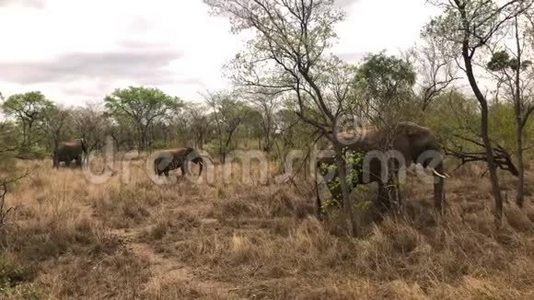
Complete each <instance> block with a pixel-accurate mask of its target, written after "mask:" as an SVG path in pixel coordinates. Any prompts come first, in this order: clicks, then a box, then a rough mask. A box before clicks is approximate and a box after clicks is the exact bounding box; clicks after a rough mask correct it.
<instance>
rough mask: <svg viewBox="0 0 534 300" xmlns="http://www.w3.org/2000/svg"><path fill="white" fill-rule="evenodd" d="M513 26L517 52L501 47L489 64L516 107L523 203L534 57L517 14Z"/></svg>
mask: <svg viewBox="0 0 534 300" xmlns="http://www.w3.org/2000/svg"><path fill="white" fill-rule="evenodd" d="M512 27H513V28H514V30H513V32H514V34H513V39H514V40H515V49H514V53H513V56H511V55H510V54H509V53H508V52H507V51H506V50H502V51H498V52H496V53H494V54H493V56H492V58H491V61H490V62H489V63H488V65H487V68H488V70H490V71H492V72H494V73H495V74H496V75H497V80H498V84H499V86H504V88H505V91H506V92H507V94H508V95H509V96H510V98H511V99H510V100H511V102H512V104H513V107H514V116H515V138H516V156H517V169H518V172H519V176H518V177H519V180H518V185H517V195H516V203H517V205H518V206H519V207H523V204H524V201H525V192H524V190H525V163H524V158H523V152H524V144H525V143H524V136H525V128H526V126H527V122H528V119H529V117H530V115H531V114H532V112H534V102H532V99H531V98H533V97H534V93H531V92H532V91H531V90H530V89H532V85H533V83H534V82H533V79H532V75H534V73H533V72H532V71H531V66H532V61H531V60H528V59H526V57H525V54H529V53H525V46H526V44H525V36H524V35H523V34H522V33H521V29H520V24H519V19H518V17H516V18H515V20H514V22H513V24H512ZM529 92H530V93H529Z"/></svg>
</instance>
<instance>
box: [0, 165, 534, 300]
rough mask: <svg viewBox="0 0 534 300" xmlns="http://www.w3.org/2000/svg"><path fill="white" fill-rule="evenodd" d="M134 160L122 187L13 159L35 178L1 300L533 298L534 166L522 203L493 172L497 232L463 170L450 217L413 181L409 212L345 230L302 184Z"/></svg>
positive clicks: (21, 210) (6, 266) (471, 175)
mask: <svg viewBox="0 0 534 300" xmlns="http://www.w3.org/2000/svg"><path fill="white" fill-rule="evenodd" d="M143 164H144V163H143V162H141V161H138V162H135V163H134V166H133V167H132V170H131V173H130V182H129V183H124V182H123V178H124V176H123V175H124V174H121V173H120V172H118V173H117V174H115V176H114V177H113V178H112V180H110V181H109V182H107V183H105V184H102V185H93V184H89V183H88V182H87V181H86V180H85V178H84V177H83V175H82V173H81V171H80V170H76V169H65V168H63V169H60V170H53V169H52V168H51V162H50V161H32V162H19V167H20V168H22V169H30V170H31V173H30V174H29V175H28V177H26V178H25V179H23V180H22V181H21V182H19V183H18V184H17V185H16V186H15V187H14V189H13V191H12V193H11V194H10V195H9V196H8V199H7V202H8V204H9V205H10V206H16V207H17V210H16V211H15V213H14V214H12V215H11V216H10V219H9V224H8V225H7V226H4V227H3V229H2V232H1V234H2V236H1V243H2V246H3V247H4V250H3V251H2V252H1V253H2V255H1V256H0V295H1V298H8V299H19V298H37V299H49V298H51V299H55V298H90V299H100V298H123V299H132V298H150V299H183V298H206V299H213V298H219V299H240V298H252V299H262V298H263V299H287V298H300V299H355V298H357V299H362V298H377V299H384V298H387V299H426V298H439V299H442V298H443V299H461V298H468V299H480V298H483V299H521V298H523V299H532V298H534V206H533V205H532V201H533V199H534V197H533V192H534V191H533V190H532V187H533V186H534V182H533V179H534V178H533V175H534V173H533V172H532V171H529V173H528V176H527V178H528V180H529V183H528V188H529V189H530V190H528V195H529V196H528V197H529V198H528V203H529V206H528V207H527V208H525V209H524V210H523V211H520V210H519V209H517V208H515V207H513V206H512V205H511V203H512V202H513V192H512V191H513V190H514V184H515V181H514V180H513V179H512V178H508V177H505V178H504V179H503V180H504V183H505V189H507V190H509V192H507V198H508V200H509V201H508V202H509V204H507V206H506V218H505V222H504V223H505V224H504V226H503V227H502V228H501V229H498V230H497V229H495V226H494V223H493V216H492V213H491V196H490V186H489V184H488V183H487V179H486V178H484V179H481V177H480V176H481V174H482V173H483V170H481V169H479V168H477V167H476V166H473V167H465V168H462V169H460V170H458V171H455V172H454V173H452V174H451V175H452V178H451V179H450V180H448V181H447V201H448V203H449V205H448V209H447V215H446V217H444V218H442V219H440V220H438V219H437V218H436V217H435V216H434V213H433V211H432V205H431V203H432V199H431V198H432V192H431V189H432V187H431V186H430V185H422V184H421V183H419V182H418V181H417V180H415V181H414V180H412V181H410V180H409V181H408V183H407V184H406V185H405V186H404V197H405V198H406V199H407V202H408V205H407V213H406V217H404V218H394V217H387V218H386V219H385V220H383V221H382V222H381V223H380V224H378V225H373V224H369V225H362V227H363V228H364V230H362V231H363V233H362V234H361V236H360V237H359V238H348V237H346V236H345V235H344V234H343V231H342V230H340V227H341V226H340V224H338V222H336V221H335V219H336V218H335V216H332V217H331V218H330V221H325V222H324V223H322V222H319V221H318V220H317V219H316V218H315V217H314V216H313V211H314V208H313V200H312V195H313V192H312V191H313V188H312V185H310V184H297V185H294V184H290V183H288V184H270V185H260V184H252V185H244V184H240V183H238V180H237V179H236V180H235V181H234V182H231V183H224V182H216V183H214V184H210V185H207V184H195V183H191V182H189V181H187V180H180V181H179V182H177V183H176V184H173V185H169V186H157V185H154V184H153V183H152V181H151V180H150V179H149V178H148V177H147V176H146V174H145V171H144V169H143ZM297 186H298V188H297ZM371 190H372V188H365V189H363V190H360V191H359V194H360V195H358V198H360V199H361V198H362V197H367V198H370V197H372V191H371Z"/></svg>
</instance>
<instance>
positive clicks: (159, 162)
mask: <svg viewBox="0 0 534 300" xmlns="http://www.w3.org/2000/svg"><path fill="white" fill-rule="evenodd" d="M189 162H193V163H195V164H197V165H199V166H200V172H199V176H200V175H202V168H203V166H204V160H203V159H202V156H201V155H200V154H199V153H198V151H197V150H195V149H194V148H189V147H188V148H180V149H176V150H168V151H161V152H159V153H158V155H157V156H156V158H155V159H154V171H155V172H156V175H158V176H161V175H162V174H165V176H169V172H170V171H171V170H175V169H178V168H180V170H181V171H182V175H185V174H186V173H187V172H188V171H189V168H188V166H187V164H188V163H189Z"/></svg>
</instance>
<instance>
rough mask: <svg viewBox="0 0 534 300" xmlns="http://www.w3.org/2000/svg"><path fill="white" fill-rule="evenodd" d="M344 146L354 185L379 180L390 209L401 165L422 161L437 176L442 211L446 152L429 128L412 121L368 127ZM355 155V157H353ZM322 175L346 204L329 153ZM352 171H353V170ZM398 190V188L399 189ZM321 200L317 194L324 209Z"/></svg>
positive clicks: (383, 204) (382, 198)
mask: <svg viewBox="0 0 534 300" xmlns="http://www.w3.org/2000/svg"><path fill="white" fill-rule="evenodd" d="M346 141H350V142H348V143H347V144H346V146H345V147H344V149H345V157H349V159H346V160H347V161H349V162H348V163H347V164H348V166H347V167H348V170H349V171H351V172H352V173H351V174H350V176H348V179H349V181H350V186H351V188H355V187H356V186H357V185H358V184H368V183H372V182H377V183H378V204H379V205H380V208H381V209H389V208H390V206H391V200H392V198H393V199H395V200H399V199H398V198H396V196H399V195H398V194H396V193H395V195H392V194H391V189H389V187H391V186H394V185H395V184H396V183H398V176H399V172H400V170H401V168H403V167H405V168H407V167H409V166H410V165H412V164H420V165H422V166H423V167H424V168H427V167H428V168H431V169H432V174H433V179H434V205H435V208H436V209H437V210H438V211H439V212H442V209H443V202H444V190H443V188H444V179H445V178H446V177H447V176H446V175H445V174H444V173H443V155H442V151H441V147H440V144H439V142H438V141H437V139H436V137H435V136H434V135H433V133H432V132H431V131H430V130H429V129H428V128H425V127H422V126H419V125H417V124H415V123H411V122H402V123H398V124H396V125H395V126H392V127H390V128H388V129H382V130H376V129H375V130H367V131H365V132H363V133H362V134H361V135H360V136H358V137H354V138H353V140H350V139H346ZM351 156H352V157H351ZM317 169H318V173H319V174H318V175H321V176H323V179H324V180H325V182H326V184H327V186H328V188H329V190H330V192H331V194H332V196H333V198H334V199H333V200H336V201H337V202H339V203H342V191H341V186H340V184H339V181H338V176H337V170H336V160H335V157H334V156H326V157H321V158H318V160H317ZM349 173H350V172H349ZM394 190H395V192H397V191H398V190H397V189H396V188H395V189H394ZM321 206H322V204H321V200H320V198H319V193H317V209H318V213H319V214H320V212H321Z"/></svg>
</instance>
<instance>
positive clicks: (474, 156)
mask: <svg viewBox="0 0 534 300" xmlns="http://www.w3.org/2000/svg"><path fill="white" fill-rule="evenodd" d="M455 137H457V138H459V139H461V140H464V141H466V142H469V143H472V144H474V145H476V146H478V147H481V148H483V147H484V144H483V143H482V142H479V141H476V140H474V139H471V138H467V137H463V136H455ZM444 149H445V154H446V155H449V156H452V157H455V158H457V159H459V160H460V162H461V163H460V165H459V166H458V167H457V168H456V169H458V168H460V167H462V166H464V165H466V164H468V163H472V162H477V161H481V162H487V161H488V157H487V154H486V152H485V151H480V152H471V151H465V150H463V149H462V147H459V146H457V145H456V146H455V149H453V148H448V147H445V148H444ZM492 149H493V155H494V158H495V163H496V165H497V167H498V168H499V169H501V170H503V171H507V172H510V173H511V174H512V175H514V176H516V177H517V176H519V171H518V169H517V167H516V166H515V164H514V162H513V160H512V157H511V155H510V153H508V151H506V149H504V148H503V147H502V146H500V145H494V146H493V147H492Z"/></svg>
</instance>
